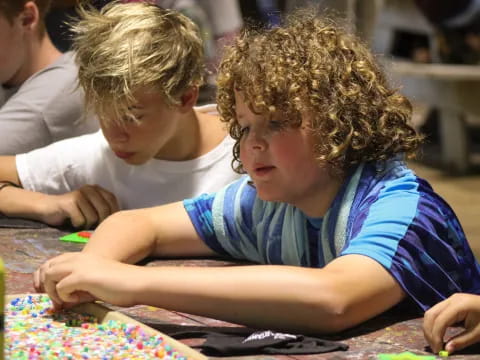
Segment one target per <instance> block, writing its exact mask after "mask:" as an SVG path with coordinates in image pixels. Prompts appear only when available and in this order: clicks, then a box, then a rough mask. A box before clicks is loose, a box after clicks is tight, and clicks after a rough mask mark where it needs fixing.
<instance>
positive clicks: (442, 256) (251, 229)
mask: <svg viewBox="0 0 480 360" xmlns="http://www.w3.org/2000/svg"><path fill="white" fill-rule="evenodd" d="M249 180H250V179H249V178H248V177H247V176H245V177H243V178H241V179H240V180H238V181H236V182H234V183H232V184H230V185H228V186H226V187H225V188H223V189H222V190H221V191H219V192H217V193H215V194H211V195H202V196H199V197H197V198H194V199H189V200H185V201H184V206H185V209H186V210H187V212H188V214H189V216H190V218H191V220H192V222H193V224H194V226H195V228H196V231H197V232H198V234H199V236H200V237H201V238H202V239H203V240H204V241H205V243H206V244H207V245H208V246H209V247H210V248H211V249H213V250H214V251H215V252H217V253H218V254H221V255H226V256H230V257H233V258H235V259H241V260H248V261H252V262H257V263H262V264H284V265H296V266H303V267H317V268H320V267H323V266H325V265H326V264H327V263H329V262H330V261H331V260H333V259H334V258H336V257H339V256H342V255H348V254H360V255H365V256H368V257H370V258H372V259H374V260H375V261H377V262H378V263H380V264H381V265H382V266H383V267H384V268H385V269H387V270H388V271H389V273H390V274H391V275H392V276H393V277H394V278H395V279H396V280H397V282H398V283H399V284H400V286H401V287H402V288H403V289H404V291H405V292H406V293H407V294H408V295H409V296H410V297H411V298H412V299H413V300H414V301H415V302H416V303H417V304H418V305H419V306H420V308H421V309H422V310H424V311H425V310H427V309H428V308H430V307H431V306H433V305H434V304H436V303H437V302H439V301H441V300H443V299H445V298H447V297H448V296H450V295H452V294H453V293H455V292H469V293H476V294H480V266H479V264H478V263H477V262H476V260H475V258H474V255H473V253H472V251H471V249H470V247H469V245H468V243H467V241H466V239H465V234H464V233H463V230H462V228H461V225H460V223H459V221H458V219H457V217H456V215H455V213H454V212H453V210H452V209H451V208H450V206H449V205H448V204H447V203H446V202H445V201H444V200H443V199H442V198H441V197H440V196H439V195H437V194H436V193H435V192H434V191H433V189H432V188H431V186H430V185H429V184H428V183H427V182H426V181H425V180H423V179H421V178H418V177H417V176H416V175H415V174H414V173H413V171H411V170H410V169H408V168H407V166H406V165H405V163H404V162H403V161H402V160H400V159H398V158H393V159H391V160H389V161H382V162H377V163H365V164H361V165H359V166H358V167H357V168H356V169H354V171H352V172H351V174H349V176H348V177H347V180H346V181H345V183H344V184H343V185H342V187H341V189H340V191H339V192H338V194H337V195H336V197H335V199H334V201H333V202H332V205H331V207H330V209H329V210H328V211H327V213H326V214H325V216H324V217H323V218H310V217H308V216H306V215H305V214H304V213H303V212H302V211H301V210H300V209H298V208H296V207H294V206H292V205H289V204H286V203H280V202H269V201H263V200H261V199H260V198H259V197H258V196H257V193H256V190H255V188H254V187H253V186H252V185H250V183H249Z"/></svg>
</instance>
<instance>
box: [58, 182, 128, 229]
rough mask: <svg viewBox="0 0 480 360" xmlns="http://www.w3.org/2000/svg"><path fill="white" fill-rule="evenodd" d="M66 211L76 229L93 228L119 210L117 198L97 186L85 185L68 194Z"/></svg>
mask: <svg viewBox="0 0 480 360" xmlns="http://www.w3.org/2000/svg"><path fill="white" fill-rule="evenodd" d="M66 196H67V199H68V201H67V202H66V205H64V208H65V211H66V212H67V214H68V217H69V218H70V221H71V223H72V225H73V226H74V227H76V228H82V227H83V228H87V229H88V228H91V227H93V226H94V225H96V224H98V223H100V222H102V221H103V220H104V219H105V218H106V217H107V216H109V215H110V214H112V213H114V212H116V211H118V210H119V206H118V202H117V199H116V198H115V196H114V195H113V194H112V193H110V192H109V191H107V190H105V189H103V188H101V187H100V186H97V185H85V186H82V187H81V188H80V189H78V190H77V191H74V192H72V193H69V194H66Z"/></svg>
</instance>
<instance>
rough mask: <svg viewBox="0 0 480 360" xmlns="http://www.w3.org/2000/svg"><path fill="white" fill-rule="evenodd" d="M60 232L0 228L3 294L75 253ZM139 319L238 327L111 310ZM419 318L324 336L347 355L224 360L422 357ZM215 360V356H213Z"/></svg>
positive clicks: (375, 322) (22, 288)
mask: <svg viewBox="0 0 480 360" xmlns="http://www.w3.org/2000/svg"><path fill="white" fill-rule="evenodd" d="M64 234H65V232H62V231H60V230H58V229H55V228H50V227H44V228H39V229H18V228H0V254H1V257H2V258H3V261H4V262H5V267H6V270H7V276H6V280H7V281H6V291H7V294H20V293H29V292H33V291H34V289H33V284H32V272H33V271H34V270H35V269H36V268H37V267H38V266H39V265H41V264H42V263H43V262H44V261H45V260H47V259H48V258H50V257H52V256H55V255H57V254H60V253H62V252H65V251H79V250H80V249H81V247H82V245H80V244H74V243H65V242H61V241H58V238H59V237H60V236H61V235H64ZM158 265H169V266H229V265H234V263H232V262H229V261H223V260H215V259H195V260H153V261H149V262H148V263H147V264H146V266H158ZM115 309H116V310H120V311H121V312H123V313H125V314H126V315H128V316H130V317H133V318H135V319H137V320H140V321H143V322H146V323H147V325H150V326H152V325H153V326H155V324H161V323H171V324H178V325H191V326H208V327H212V326H239V325H235V324H229V323H226V322H223V321H219V320H215V319H209V318H205V317H201V316H195V315H191V314H185V313H180V312H175V311H169V310H165V309H158V308H153V307H150V306H143V305H141V306H134V307H131V308H126V309H119V308H115ZM421 324H422V319H421V318H408V317H407V316H405V314H399V313H398V312H389V313H386V314H383V315H381V316H379V317H377V318H375V319H372V320H370V321H368V322H366V323H364V324H362V325H361V326H359V327H357V328H355V329H351V330H349V331H346V332H344V333H342V334H338V335H335V336H328V337H327V336H322V337H323V338H328V339H331V340H338V341H342V342H345V343H347V344H348V345H349V346H350V348H349V350H348V351H346V352H332V353H327V354H314V355H301V356H300V355H295V356H283V355H282V356H279V355H275V356H272V355H268V356H267V355H258V356H242V357H228V359H244V360H259V359H279V360H287V359H288V360H294V359H298V360H313V359H329V360H343V359H356V360H362V359H372V360H373V359H376V354H379V353H399V352H404V351H412V352H414V353H417V354H425V355H427V354H428V353H427V352H425V351H424V350H425V346H426V342H425V340H424V338H423V334H422V330H421ZM200 341H202V340H201V339H190V340H185V341H184V342H185V343H187V344H188V345H195V344H198V343H199V342H200ZM449 358H450V359H478V358H480V346H478V347H474V348H472V349H471V350H469V352H464V353H462V354H460V355H454V356H450V357H449ZM217 359H219V358H217Z"/></svg>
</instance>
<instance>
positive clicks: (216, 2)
mask: <svg viewBox="0 0 480 360" xmlns="http://www.w3.org/2000/svg"><path fill="white" fill-rule="evenodd" d="M131 1H135V0H131ZM152 1H153V2H155V3H157V4H158V5H160V6H162V7H165V8H175V9H177V10H179V11H181V12H183V13H184V14H186V15H187V16H189V17H190V18H192V20H194V21H195V22H196V23H197V24H198V25H199V27H200V29H201V32H202V35H203V38H204V41H205V52H206V56H207V60H208V69H209V72H210V74H209V76H208V81H207V84H206V85H205V86H204V87H203V88H202V91H201V98H200V103H208V102H213V101H214V94H215V68H216V65H217V64H218V61H219V59H220V57H221V53H222V49H223V47H224V46H225V44H228V43H229V42H230V41H231V40H232V39H233V38H234V37H235V35H236V34H237V33H238V32H239V31H241V29H242V27H243V26H245V24H248V23H257V24H263V25H266V26H276V25H278V24H279V23H280V21H281V16H282V15H283V14H286V13H288V12H290V11H292V10H294V9H295V8H297V7H303V6H309V5H311V4H313V5H315V6H319V7H321V8H322V10H324V11H326V12H329V13H330V14H332V13H333V14H335V15H336V16H337V17H339V18H340V19H342V20H343V21H344V22H345V24H346V25H347V27H348V28H350V30H351V31H353V32H356V33H357V34H358V36H360V37H361V38H362V39H363V40H364V41H365V42H366V43H367V44H368V45H369V46H370V48H371V49H372V50H373V52H374V53H375V54H378V57H379V60H380V61H381V62H382V63H383V64H384V67H385V70H386V72H387V74H389V76H390V81H391V83H392V84H393V85H394V86H396V87H399V88H400V89H401V92H402V93H404V94H405V95H406V96H408V97H409V99H410V100H411V101H412V103H413V106H414V116H413V119H412V121H413V124H414V126H415V127H416V128H417V129H418V130H419V131H420V132H422V133H423V134H424V135H425V136H426V141H425V144H424V146H423V148H422V150H421V152H420V154H419V156H418V158H417V159H416V160H415V161H411V162H410V165H411V167H412V168H413V169H414V170H415V171H416V172H417V174H418V175H419V176H421V177H423V178H425V179H427V180H428V181H429V182H430V183H431V184H432V186H433V187H434V188H435V190H436V191H437V192H438V193H439V194H441V195H442V196H443V197H444V198H445V199H446V200H447V202H449V203H450V205H451V206H452V207H453V209H454V210H455V212H456V213H457V215H458V217H459V218H460V221H461V223H462V225H463V227H464V230H465V232H466V235H467V238H468V240H469V242H470V244H471V246H472V248H473V249H474V252H475V254H476V256H477V258H478V259H480V219H479V217H480V66H479V65H480V0H313V1H306V0H305V1H304V0H256V1H255V0H152ZM108 2H109V1H108V0H91V1H90V3H91V4H92V5H94V6H95V7H97V8H101V7H102V6H104V5H105V4H106V3H108ZM76 3H77V0H56V1H55V2H54V6H53V9H52V10H51V12H50V14H49V16H48V18H47V28H48V31H49V33H50V35H51V37H52V40H53V41H54V43H55V45H56V46H57V47H58V48H59V49H61V50H62V51H67V50H68V49H69V48H70V44H71V42H70V36H69V32H68V25H66V23H65V22H66V21H67V22H68V21H69V20H68V19H71V17H72V16H74V15H75V5H76Z"/></svg>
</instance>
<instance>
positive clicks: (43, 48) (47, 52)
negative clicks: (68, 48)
mask: <svg viewBox="0 0 480 360" xmlns="http://www.w3.org/2000/svg"><path fill="white" fill-rule="evenodd" d="M31 36H32V37H36V36H38V34H32V35H31ZM29 40H30V41H28V43H27V44H26V48H25V62H24V64H23V66H22V67H21V69H20V71H19V72H18V73H17V74H16V75H15V78H14V79H12V80H11V81H9V83H8V85H9V86H11V87H17V86H20V85H22V84H23V83H24V82H25V81H26V80H27V79H28V78H30V77H31V76H32V75H33V74H35V73H37V72H39V71H41V70H43V69H44V68H46V67H47V66H49V65H51V64H52V63H53V62H55V61H56V60H57V59H58V58H59V57H60V56H61V55H62V53H61V52H60V51H59V50H58V49H57V48H56V47H55V46H54V45H53V43H52V41H51V40H50V37H49V36H48V34H47V33H45V35H44V36H42V38H41V39H38V38H37V39H29Z"/></svg>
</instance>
